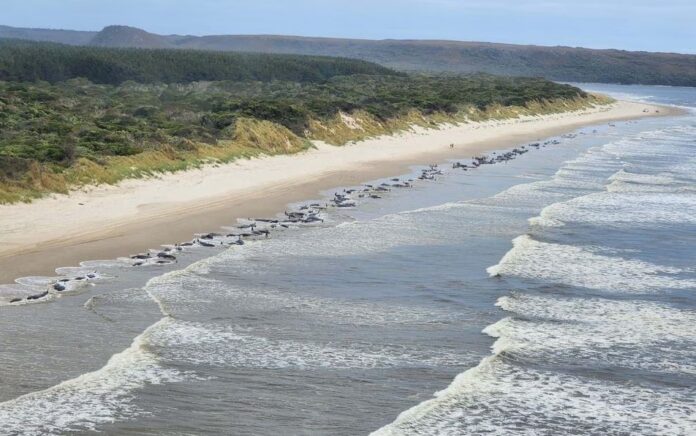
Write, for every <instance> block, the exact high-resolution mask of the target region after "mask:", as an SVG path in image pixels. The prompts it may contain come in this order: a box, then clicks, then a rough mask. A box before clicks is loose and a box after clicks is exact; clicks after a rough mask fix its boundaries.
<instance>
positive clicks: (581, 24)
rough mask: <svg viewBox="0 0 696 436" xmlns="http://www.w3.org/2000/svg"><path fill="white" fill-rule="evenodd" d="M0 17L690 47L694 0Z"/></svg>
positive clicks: (214, 4)
mask: <svg viewBox="0 0 696 436" xmlns="http://www.w3.org/2000/svg"><path fill="white" fill-rule="evenodd" d="M0 9H1V10H2V18H0V24H7V25H11V26H20V27H49V28H65V29H79V30H98V29H100V28H102V27H104V26H106V25H108V24H128V25H132V26H136V27H141V28H144V29H146V30H149V31H151V32H155V33H167V34H170V33H177V34H197V35H201V34H259V33H265V34H292V35H306V36H336V37H351V38H374V39H383V38H399V39H456V40H475V41H494V42H510V43H519V44H539V45H569V46H584V47H593V48H624V49H631V50H648V51H676V52H683V53H696V25H695V24H694V23H695V22H696V0H690V1H685V0H663V1H646V0H634V1H629V0H605V1H600V0H582V1H569V0H488V1H484V0H471V1H467V0H284V1H283V0H2V2H1V5H0Z"/></svg>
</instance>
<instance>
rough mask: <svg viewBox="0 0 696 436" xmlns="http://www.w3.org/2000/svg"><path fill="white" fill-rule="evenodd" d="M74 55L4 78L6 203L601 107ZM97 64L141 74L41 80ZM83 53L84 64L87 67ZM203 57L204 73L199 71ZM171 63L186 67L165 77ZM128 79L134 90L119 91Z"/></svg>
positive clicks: (257, 62)
mask: <svg viewBox="0 0 696 436" xmlns="http://www.w3.org/2000/svg"><path fill="white" fill-rule="evenodd" d="M61 47H63V46H61ZM62 49H63V48H61V50H62ZM65 50H68V51H70V50H75V52H71V53H77V54H75V56H77V57H76V58H73V59H72V60H69V59H68V60H66V59H63V58H62V57H61V56H57V57H53V58H51V57H47V58H46V59H38V58H43V55H44V54H45V53H44V52H43V51H41V50H38V51H32V50H29V51H27V52H26V53H24V54H23V55H22V56H20V57H16V58H12V61H13V62H14V64H12V62H9V61H8V58H7V57H5V58H4V60H0V74H5V76H4V77H8V76H9V77H10V78H13V79H14V80H7V81H0V202H4V203H7V202H16V201H30V200H31V199H33V198H36V197H39V196H41V195H44V194H46V193H50V192H67V191H68V190H70V189H73V188H76V187H79V186H85V185H92V184H99V183H115V182H118V181H119V180H122V179H124V178H132V177H141V176H146V175H152V174H155V173H157V172H162V171H175V170H180V169H185V168H191V167H195V166H199V165H203V164H211V163H212V164H215V163H220V162H227V161H230V160H233V159H238V158H245V157H253V156H257V155H259V154H279V153H295V152H299V151H302V150H306V149H307V148H309V147H311V140H323V141H327V142H329V143H333V144H344V143H346V142H348V141H354V140H359V139H363V138H366V137H370V136H374V135H379V134H385V133H391V132H394V131H398V130H403V129H408V128H410V127H411V126H413V125H421V126H424V127H431V128H436V127H437V126H438V124H439V123H442V122H469V121H475V120H481V119H488V118H507V117H517V116H520V115H530V114H540V113H548V112H556V111H564V110H570V109H580V108H583V107H588V106H589V105H592V104H597V103H602V101H600V100H599V99H598V98H597V97H594V96H591V95H588V94H586V93H584V92H583V91H581V90H580V89H578V88H575V87H572V86H569V85H561V84H557V83H553V82H550V81H547V80H544V79H539V78H508V77H496V76H489V75H480V74H479V75H468V76H430V75H405V74H401V73H396V72H394V71H391V70H388V69H385V68H383V67H380V66H377V65H373V64H369V63H366V62H363V61H351V60H348V59H326V58H312V57H301V56H277V57H276V56H264V55H258V56H249V57H246V55H243V56H242V55H240V57H237V55H230V54H214V53H204V52H196V53H192V52H188V51H180V50H169V51H167V50H135V49H133V50H120V49H92V48H90V49H85V50H84V51H83V50H82V49H78V48H75V47H67V48H65ZM93 50H94V51H93ZM100 50H103V51H100ZM0 53H2V49H0ZM66 53H67V52H66ZM92 54H95V56H97V55H98V56H97V57H98V58H100V59H105V60H106V61H105V62H107V61H108V62H111V63H112V65H121V66H122V67H123V66H124V65H129V67H128V68H125V67H123V68H121V69H120V70H118V69H117V74H116V75H115V76H110V75H109V74H111V73H110V72H111V71H112V69H111V68H106V69H105V70H103V71H106V72H107V73H108V74H106V73H105V74H106V75H101V76H100V75H99V74H101V73H99V74H97V73H95V75H91V76H90V77H96V76H99V77H102V78H103V79H104V78H108V80H104V81H106V82H107V83H94V82H92V81H90V80H87V79H85V78H78V77H72V76H75V75H77V74H78V73H79V72H78V71H77V70H70V69H63V70H62V71H63V73H61V74H63V75H64V76H61V77H68V79H67V80H60V81H55V82H54V83H50V82H49V81H44V80H39V79H41V78H44V79H47V78H49V77H48V76H49V75H54V74H56V73H55V72H53V71H49V72H46V73H45V74H44V73H42V71H44V70H45V68H48V67H47V66H48V65H53V62H54V61H55V62H56V65H67V64H70V65H73V64H72V62H76V64H84V68H85V70H79V71H87V70H89V71H97V72H99V71H101V70H99V68H98V67H97V66H98V65H104V64H103V63H101V64H100V63H99V62H92V59H93V58H92V57H91V56H92ZM107 54H111V55H113V59H111V58H110V57H109V56H107ZM78 55H79V56H78ZM71 56H72V55H71ZM80 56H84V58H83V59H82V61H80V62H77V61H75V59H77V58H80ZM205 56H210V58H209V59H226V58H225V56H231V57H232V58H233V59H234V61H229V62H228V61H227V60H225V61H224V62H222V65H223V66H222V67H221V66H220V65H218V64H215V63H210V64H209V65H208V64H206V62H205V60H204V59H202V58H200V59H199V57H205ZM218 56H220V57H218ZM69 57H70V56H68V58H69ZM0 58H2V57H1V56H0ZM194 60H195V61H196V62H197V64H196V65H193V66H191V65H188V62H189V61H194ZM162 62H164V63H162ZM10 64H12V65H10ZM151 64H152V65H151ZM7 65H10V67H8V68H5V66H7ZM165 65H169V66H175V65H177V66H179V67H178V68H180V70H178V71H168V72H165V71H162V72H160V70H161V69H165V70H166V67H165ZM206 65H208V67H206ZM294 66H297V68H295V67H294ZM131 67H132V68H131ZM286 67H287V69H286V71H274V70H275V69H278V68H280V69H282V68H286ZM3 68H5V69H3ZM50 69H51V68H49V70H50ZM187 70H188V71H192V70H197V71H199V72H201V74H202V76H203V77H214V78H216V79H224V80H215V81H200V80H185V79H184V78H185V77H189V78H191V79H198V78H200V77H201V75H197V74H194V75H188V73H186V71H187ZM8 71H11V72H12V73H7V72H8ZM124 71H127V72H128V74H126V73H124ZM143 72H151V73H152V74H154V75H155V76H156V77H155V76H150V75H149V74H150V73H148V74H145V75H143V74H144V73H143ZM13 74H14V75H13ZM37 74H38V77H37ZM121 74H123V75H122V76H119V75H121ZM228 74H229V76H228ZM87 75H89V74H87ZM51 77H53V79H55V77H57V76H51ZM117 77H120V78H122V79H127V80H126V81H124V82H120V83H118V84H112V83H108V82H112V81H117V80H116V78H117ZM19 79H22V80H19ZM53 79H51V80H53ZM165 79H166V80H165ZM169 80H171V81H172V82H170V83H166V82H168V81H169Z"/></svg>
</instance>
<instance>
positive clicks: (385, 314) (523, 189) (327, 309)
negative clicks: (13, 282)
mask: <svg viewBox="0 0 696 436" xmlns="http://www.w3.org/2000/svg"><path fill="white" fill-rule="evenodd" d="M587 87H591V88H601V89H599V90H602V91H605V92H607V91H608V92H615V93H624V94H631V95H632V96H634V97H635V96H644V97H645V98H647V99H649V100H651V101H658V102H668V103H670V104H678V105H682V106H696V90H693V89H686V88H663V87H637V88H636V87H620V86H614V87H612V86H606V85H605V86H602V85H587ZM615 124H616V125H615V127H612V126H608V125H601V126H593V127H590V128H585V129H582V130H581V131H578V132H576V133H577V136H574V137H572V138H559V140H560V141H561V143H560V144H558V145H549V146H547V147H543V148H541V149H539V150H532V151H530V152H529V153H527V154H524V155H522V156H520V157H519V158H517V159H515V160H514V161H511V162H508V163H505V164H498V165H490V166H483V167H481V168H478V169H476V170H474V171H467V172H463V171H461V170H454V169H450V168H449V167H448V166H443V168H444V170H445V174H444V175H443V176H441V177H439V178H438V179H437V180H435V181H418V182H417V183H415V184H414V187H413V188H404V189H394V190H392V191H391V192H389V193H386V194H384V195H383V198H381V199H362V200H361V201H360V202H359V204H358V206H357V207H356V208H348V209H340V210H339V209H334V210H329V211H327V212H326V214H325V219H326V220H325V222H324V223H319V224H315V225H311V226H304V227H299V228H290V229H285V230H282V231H278V232H274V233H273V235H272V237H271V238H269V239H262V240H258V241H253V242H249V243H247V244H245V245H244V246H233V247H231V248H227V249H225V248H203V247H199V248H192V249H188V250H187V251H185V252H183V253H181V254H179V255H178V261H177V263H176V264H171V265H151V266H144V267H139V268H133V267H129V266H126V264H125V263H123V262H114V261H111V262H88V263H85V264H84V265H83V267H82V268H81V269H79V270H75V269H63V270H60V271H58V272H59V273H61V274H65V275H67V276H74V275H84V274H87V273H88V272H90V273H92V272H93V273H96V278H95V279H94V280H91V279H90V280H89V281H86V282H88V283H86V284H82V285H81V286H80V287H76V288H75V289H72V288H71V290H69V292H70V295H66V294H56V293H52V294H51V297H53V298H50V299H46V300H42V301H41V302H36V303H31V304H21V305H16V304H14V305H7V304H5V305H3V306H0V312H1V315H0V332H2V333H0V387H1V389H0V433H2V434H42V433H76V432H92V431H99V432H105V433H107V434H220V433H225V434H279V433H283V434H345V435H352V434H367V433H370V432H373V431H377V433H378V434H479V433H487V432H491V433H496V434H516V433H519V434H530V433H533V434H692V433H694V432H696V421H694V416H695V415H696V413H695V412H696V409H695V408H694V404H693V398H694V397H695V395H694V394H696V392H694V389H695V386H696V374H695V372H696V365H694V362H696V355H695V354H694V353H695V352H694V350H696V347H695V345H696V337H695V336H694V331H695V330H694V328H696V311H695V308H696V304H695V298H696V297H694V290H695V289H696V270H694V268H695V267H694V264H695V263H696V262H694V261H695V260H696V249H694V247H696V243H695V242H696V236H694V235H696V233H695V232H694V230H696V221H695V220H694V217H696V179H695V178H694V174H696V171H695V169H696V168H694V167H695V166H696V152H695V150H696V120H695V118H694V116H692V115H689V116H681V117H671V118H662V119H647V120H641V121H635V122H621V123H615ZM540 139H544V138H540ZM416 170H417V169H416ZM331 195H333V192H329V193H327V196H331ZM230 224H231V225H232V224H234V223H230ZM201 230H206V229H201ZM21 283H22V286H19V288H20V289H18V287H14V288H12V289H4V290H0V298H2V297H3V296H4V297H7V296H12V295H25V294H31V293H33V292H37V291H38V290H41V289H44V288H45V287H46V286H47V284H48V283H52V280H49V279H46V278H29V279H27V278H25V279H24V280H21ZM54 294H55V295H54ZM6 300H7V299H5V301H6ZM491 347H492V348H491ZM438 391H440V393H439V394H438V395H437V397H435V398H433V393H434V392H438Z"/></svg>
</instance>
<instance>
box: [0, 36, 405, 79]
mask: <svg viewBox="0 0 696 436" xmlns="http://www.w3.org/2000/svg"><path fill="white" fill-rule="evenodd" d="M351 74H380V75H396V74H399V73H396V72H395V71H392V70H389V69H387V68H385V67H382V66H379V65H377V64H373V63H370V62H366V61H361V60H355V59H345V58H335V57H333V58H332V57H325V56H303V55H284V54H259V53H222V52H209V51H200V50H167V49H138V48H103V47H80V46H69V45H64V44H54V43H47V42H31V41H22V40H11V39H0V80H5V81H20V82H21V81H30V82H33V81H38V80H43V81H47V82H51V83H55V82H61V81H65V80H69V79H74V78H78V77H81V78H86V79H88V80H90V81H91V82H94V83H103V84H112V85H118V84H120V83H122V82H125V81H127V80H132V81H136V82H140V83H156V82H162V83H188V82H196V81H215V80H237V81H246V80H258V81H270V80H289V81H297V82H318V81H324V80H327V79H329V78H331V77H334V76H344V75H351Z"/></svg>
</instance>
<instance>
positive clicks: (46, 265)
mask: <svg viewBox="0 0 696 436" xmlns="http://www.w3.org/2000/svg"><path fill="white" fill-rule="evenodd" d="M646 109H647V110H648V112H644V110H646ZM656 110H659V111H660V112H659V113H656ZM679 113H680V111H679V110H678V109H676V108H670V107H664V106H657V105H651V104H644V103H638V102H625V101H619V102H617V103H614V104H612V105H609V106H601V107H597V108H593V109H589V110H582V111H579V112H566V113H559V114H550V115H544V116H535V117H521V118H517V119H506V120H494V121H486V122H480V123H469V124H459V125H443V126H441V127H440V128H439V129H429V130H425V129H422V128H413V129H412V130H411V131H409V132H401V133H398V134H395V135H391V136H380V137H375V138H371V139H368V140H364V141H361V142H358V143H354V144H349V145H344V146H331V145H327V144H324V143H321V142H315V145H316V149H313V150H310V151H307V152H303V153H300V154H295V155H281V156H273V157H262V158H256V159H251V160H243V161H235V162H232V163H229V164H224V165H217V166H209V167H205V168H201V169H193V170H187V171H181V172H176V173H167V174H162V175H159V176H157V177H152V178H148V179H132V180H126V181H124V182H121V183H119V184H117V185H113V186H98V187H90V188H86V189H82V190H78V191H75V192H73V193H71V194H70V195H52V196H50V197H47V198H43V199H40V200H37V201H34V202H32V203H29V204H14V205H6V206H0V235H1V236H0V283H10V282H12V281H13V280H14V279H16V278H18V277H23V276H29V275H48V276H52V275H54V274H55V272H54V270H55V268H57V267H62V266H71V265H77V264H79V262H81V261H85V260H97V259H112V258H116V257H120V256H128V255H130V254H133V253H137V252H142V251H144V250H147V249H148V248H155V247H158V246H160V245H162V244H167V243H175V242H178V241H183V240H188V239H190V238H191V237H192V236H193V235H194V233H200V232H205V231H213V230H216V229H218V228H219V227H220V226H223V225H231V224H233V223H234V222H235V220H236V219H237V218H246V217H251V216H257V217H258V216H274V215H276V214H277V213H279V212H282V211H283V210H284V208H285V207H286V206H287V204H289V203H294V202H299V201H302V200H307V199H310V198H316V197H317V196H318V194H319V193H320V192H322V191H324V190H328V189H331V188H335V187H338V186H350V185H357V184H360V183H363V182H366V181H369V180H372V179H378V178H383V177H392V176H397V175H402V174H404V173H406V172H408V170H409V167H410V166H413V165H424V164H427V163H430V162H437V163H440V162H444V161H447V160H449V159H465V158H469V157H471V156H474V155H476V154H480V153H484V152H490V151H493V150H498V149H501V148H507V147H512V146H515V145H518V144H521V143H524V142H530V141H534V140H537V139H541V138H545V137H549V136H555V135H560V134H563V133H567V132H569V131H572V130H575V129H577V128H580V127H584V126H590V125H593V124H600V123H604V122H610V121H622V120H630V119H636V118H643V117H649V116H671V115H677V114H679ZM451 143H454V144H455V147H454V149H450V147H449V144H451ZM252 176H253V177H252ZM58 235H60V236H58Z"/></svg>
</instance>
